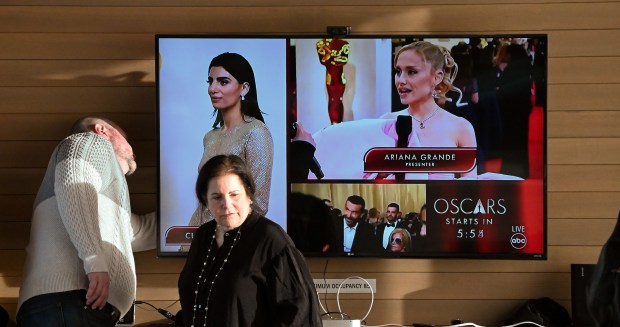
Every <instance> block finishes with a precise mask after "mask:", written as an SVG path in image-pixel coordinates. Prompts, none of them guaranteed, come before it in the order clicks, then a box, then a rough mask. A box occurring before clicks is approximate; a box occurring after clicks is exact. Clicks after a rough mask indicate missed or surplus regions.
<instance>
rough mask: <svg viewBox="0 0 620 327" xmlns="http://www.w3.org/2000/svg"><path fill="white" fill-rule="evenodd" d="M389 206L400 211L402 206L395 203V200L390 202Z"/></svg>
mask: <svg viewBox="0 0 620 327" xmlns="http://www.w3.org/2000/svg"><path fill="white" fill-rule="evenodd" d="M387 207H388V208H389V207H392V208H396V211H400V206H399V205H398V203H395V202H392V203H390V204H388V205H387Z"/></svg>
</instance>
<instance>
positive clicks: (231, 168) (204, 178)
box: [196, 154, 256, 206]
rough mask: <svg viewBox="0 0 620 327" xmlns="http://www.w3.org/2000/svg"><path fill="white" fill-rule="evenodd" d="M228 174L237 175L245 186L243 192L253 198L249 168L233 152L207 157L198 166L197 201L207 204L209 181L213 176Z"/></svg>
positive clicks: (252, 182) (254, 189)
mask: <svg viewBox="0 0 620 327" xmlns="http://www.w3.org/2000/svg"><path fill="white" fill-rule="evenodd" d="M228 174H234V175H237V176H238V177H239V179H240V180H241V183H242V184H243V187H244V188H245V192H246V193H247V194H248V196H249V197H250V199H252V200H254V193H255V192H256V186H255V185H254V179H253V178H252V174H250V170H249V169H248V167H247V166H246V165H245V163H244V162H243V159H241V158H239V157H238V156H236V155H234V154H229V155H224V154H222V155H218V156H215V157H213V158H211V159H209V160H208V161H207V162H206V163H205V164H204V165H203V166H202V168H200V172H199V173H198V178H197V179H196V197H198V201H200V203H201V204H202V205H204V206H206V205H207V201H206V197H207V193H208V192H209V181H211V179H213V178H215V177H220V176H224V175H228Z"/></svg>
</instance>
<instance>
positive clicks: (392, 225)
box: [386, 223, 396, 227]
mask: <svg viewBox="0 0 620 327" xmlns="http://www.w3.org/2000/svg"><path fill="white" fill-rule="evenodd" d="M386 224H387V225H388V226H389V227H396V224H395V223H386Z"/></svg>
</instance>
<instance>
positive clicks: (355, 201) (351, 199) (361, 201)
mask: <svg viewBox="0 0 620 327" xmlns="http://www.w3.org/2000/svg"><path fill="white" fill-rule="evenodd" d="M347 201H349V202H351V203H353V204H356V205H361V206H362V209H361V210H360V211H363V210H364V208H366V201H364V198H363V197H361V196H359V195H351V196H349V197H348V198H347Z"/></svg>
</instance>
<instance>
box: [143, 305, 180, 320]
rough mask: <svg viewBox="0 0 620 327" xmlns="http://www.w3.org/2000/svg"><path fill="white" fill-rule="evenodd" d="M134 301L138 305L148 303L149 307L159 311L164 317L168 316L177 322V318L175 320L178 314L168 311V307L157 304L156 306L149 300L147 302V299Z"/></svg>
mask: <svg viewBox="0 0 620 327" xmlns="http://www.w3.org/2000/svg"><path fill="white" fill-rule="evenodd" d="M134 303H135V304H136V305H139V304H146V305H148V306H149V307H151V308H153V309H154V310H155V311H157V312H159V313H160V314H161V315H162V316H164V317H166V318H168V319H170V320H172V321H175V322H176V320H175V319H176V315H174V314H172V312H170V311H168V310H166V309H162V308H157V307H156V306H154V305H152V304H150V303H148V302H146V301H139V300H136V301H134ZM174 303H176V301H175V302H174ZM174 303H173V304H174ZM171 305H172V304H171ZM168 307H169V306H168Z"/></svg>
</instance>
